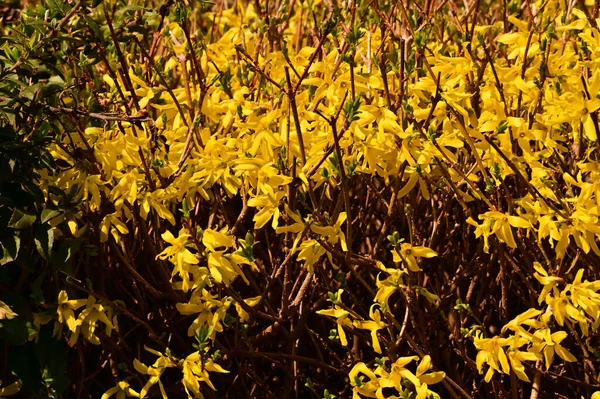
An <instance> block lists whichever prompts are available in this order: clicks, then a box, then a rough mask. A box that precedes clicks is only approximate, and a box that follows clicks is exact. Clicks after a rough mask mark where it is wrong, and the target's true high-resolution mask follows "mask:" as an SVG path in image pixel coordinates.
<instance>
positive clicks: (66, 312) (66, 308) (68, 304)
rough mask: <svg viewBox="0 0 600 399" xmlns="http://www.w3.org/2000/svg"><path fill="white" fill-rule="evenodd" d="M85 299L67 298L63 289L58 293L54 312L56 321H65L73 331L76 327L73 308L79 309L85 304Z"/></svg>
mask: <svg viewBox="0 0 600 399" xmlns="http://www.w3.org/2000/svg"><path fill="white" fill-rule="evenodd" d="M86 302H87V301H86V300H85V299H71V300H69V296H68V295H67V292H66V291H65V290H62V291H61V292H59V293H58V308H57V309H56V313H57V314H58V322H59V323H61V324H62V323H66V324H67V327H68V328H69V330H71V331H72V332H75V330H76V328H77V322H76V319H75V313H74V312H73V311H74V310H77V309H79V308H80V307H82V306H84V305H85V304H86Z"/></svg>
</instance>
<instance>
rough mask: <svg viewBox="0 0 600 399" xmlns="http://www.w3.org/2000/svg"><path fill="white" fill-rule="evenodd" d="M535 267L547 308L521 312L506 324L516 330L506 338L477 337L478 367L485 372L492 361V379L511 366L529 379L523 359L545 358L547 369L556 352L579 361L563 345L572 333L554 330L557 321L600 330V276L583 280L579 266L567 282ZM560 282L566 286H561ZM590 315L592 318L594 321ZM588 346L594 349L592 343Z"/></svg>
mask: <svg viewBox="0 0 600 399" xmlns="http://www.w3.org/2000/svg"><path fill="white" fill-rule="evenodd" d="M535 270H536V273H535V274H534V275H535V278H536V279H537V280H538V281H539V282H540V284H542V285H543V287H544V288H543V289H542V292H541V294H540V296H539V299H538V301H539V303H540V304H541V303H542V302H545V303H546V304H547V308H546V310H545V311H543V310H539V309H533V308H532V309H529V310H527V311H526V312H524V313H521V314H520V315H518V316H517V317H516V318H514V319H513V320H511V321H510V322H509V323H508V324H506V325H505V326H504V327H502V332H503V333H504V332H506V331H508V330H510V331H512V332H513V333H514V334H510V335H508V336H507V337H505V338H501V337H498V336H495V337H493V338H482V337H481V335H478V336H477V337H476V338H475V341H474V342H475V347H476V348H477V349H478V350H479V352H478V354H477V369H478V370H479V372H480V373H482V370H483V365H484V364H488V365H489V368H488V369H487V372H486V374H485V380H486V381H488V382H489V381H490V380H491V379H492V376H493V375H494V372H500V373H504V374H509V373H510V371H511V370H512V371H513V372H514V373H515V374H516V376H517V377H519V378H520V379H521V380H523V381H527V382H529V381H530V380H529V377H528V376H527V374H525V367H524V366H523V364H522V362H523V361H538V360H539V361H541V360H544V362H545V365H546V370H548V369H549V368H550V366H551V365H552V361H553V360H554V356H555V354H556V355H558V356H559V357H560V358H562V359H563V360H565V361H567V362H576V361H577V359H576V358H575V356H573V355H572V354H571V353H570V352H569V351H568V350H567V349H565V348H564V347H563V346H562V345H561V342H562V341H563V340H564V339H566V338H567V337H568V336H569V334H568V333H567V332H566V331H563V330H558V331H554V332H553V329H552V327H553V326H554V323H557V324H558V325H559V326H560V327H565V326H567V327H569V329H572V328H573V326H574V325H575V324H578V325H579V327H580V329H581V332H582V334H583V335H584V336H586V337H587V336H589V335H590V327H591V330H592V331H597V330H598V327H599V326H600V293H598V291H599V290H600V280H596V281H591V282H590V281H587V280H585V281H583V282H582V281H581V280H582V278H583V273H584V271H583V269H579V270H578V271H577V274H576V276H575V279H574V280H573V282H572V283H568V284H565V281H564V280H563V279H562V278H560V277H553V276H550V275H549V274H548V272H547V271H546V270H545V269H544V268H543V267H542V265H540V264H539V263H537V262H536V264H535ZM559 285H564V288H563V289H562V290H559V288H558V286H559ZM588 318H589V319H591V320H592V324H591V325H590V322H589V320H588ZM523 347H525V350H523ZM588 349H589V350H592V348H591V347H589V346H588ZM592 351H593V350H592ZM598 380H599V381H600V376H598Z"/></svg>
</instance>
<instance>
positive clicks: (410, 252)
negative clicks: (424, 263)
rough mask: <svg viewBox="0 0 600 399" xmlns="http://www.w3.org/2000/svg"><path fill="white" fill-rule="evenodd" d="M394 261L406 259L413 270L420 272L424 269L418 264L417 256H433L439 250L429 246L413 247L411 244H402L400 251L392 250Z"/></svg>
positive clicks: (409, 267)
mask: <svg viewBox="0 0 600 399" xmlns="http://www.w3.org/2000/svg"><path fill="white" fill-rule="evenodd" d="M392 256H393V259H394V262H401V261H404V262H405V263H406V265H407V266H408V269H409V270H410V271H411V272H420V271H422V269H421V268H420V267H419V265H418V264H417V259H416V258H433V257H436V256H437V252H435V251H434V250H432V249H430V248H427V247H413V246H412V245H410V244H407V243H404V244H400V251H397V250H395V249H393V250H392Z"/></svg>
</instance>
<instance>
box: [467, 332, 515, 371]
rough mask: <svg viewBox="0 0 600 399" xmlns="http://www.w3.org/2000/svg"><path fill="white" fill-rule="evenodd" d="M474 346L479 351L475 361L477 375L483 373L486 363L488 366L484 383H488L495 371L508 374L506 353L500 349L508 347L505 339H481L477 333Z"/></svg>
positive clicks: (508, 366) (508, 343) (508, 367)
mask: <svg viewBox="0 0 600 399" xmlns="http://www.w3.org/2000/svg"><path fill="white" fill-rule="evenodd" d="M474 344H475V347H476V348H477V349H478V350H479V352H478V353H477V357H476V359H475V362H476V363H477V370H478V371H479V374H482V373H483V365H484V364H486V363H487V364H488V365H489V366H490V367H489V368H488V371H487V372H486V374H485V378H484V379H485V382H490V380H491V379H492V377H493V375H494V372H495V371H497V372H502V373H504V374H508V373H510V365H509V363H508V358H507V357H506V353H504V349H502V347H503V346H508V345H510V341H509V340H508V339H507V338H500V337H493V338H481V333H479V334H478V335H477V336H476V337H475V340H474Z"/></svg>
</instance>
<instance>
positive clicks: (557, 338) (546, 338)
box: [530, 328, 577, 370]
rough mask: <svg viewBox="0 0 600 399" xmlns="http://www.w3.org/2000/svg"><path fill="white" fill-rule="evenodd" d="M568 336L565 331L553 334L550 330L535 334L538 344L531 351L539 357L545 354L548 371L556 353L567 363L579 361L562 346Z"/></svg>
mask: <svg viewBox="0 0 600 399" xmlns="http://www.w3.org/2000/svg"><path fill="white" fill-rule="evenodd" d="M567 336H568V334H567V333H566V332H565V331H557V332H555V333H551V331H550V329H549V328H545V329H542V330H537V331H536V332H535V334H534V337H535V338H536V341H537V342H536V343H535V344H534V345H533V346H532V347H531V349H530V351H531V352H532V353H536V354H538V355H540V354H543V356H544V359H545V360H546V370H548V369H549V368H550V365H551V364H552V360H554V354H555V353H556V354H557V355H558V356H560V357H561V358H562V359H563V360H565V361H567V362H576V361H577V358H575V356H573V355H572V354H571V352H569V351H568V350H567V349H565V348H564V347H563V346H562V345H561V344H560V343H561V342H562V341H563V340H564V339H565V338H567Z"/></svg>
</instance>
